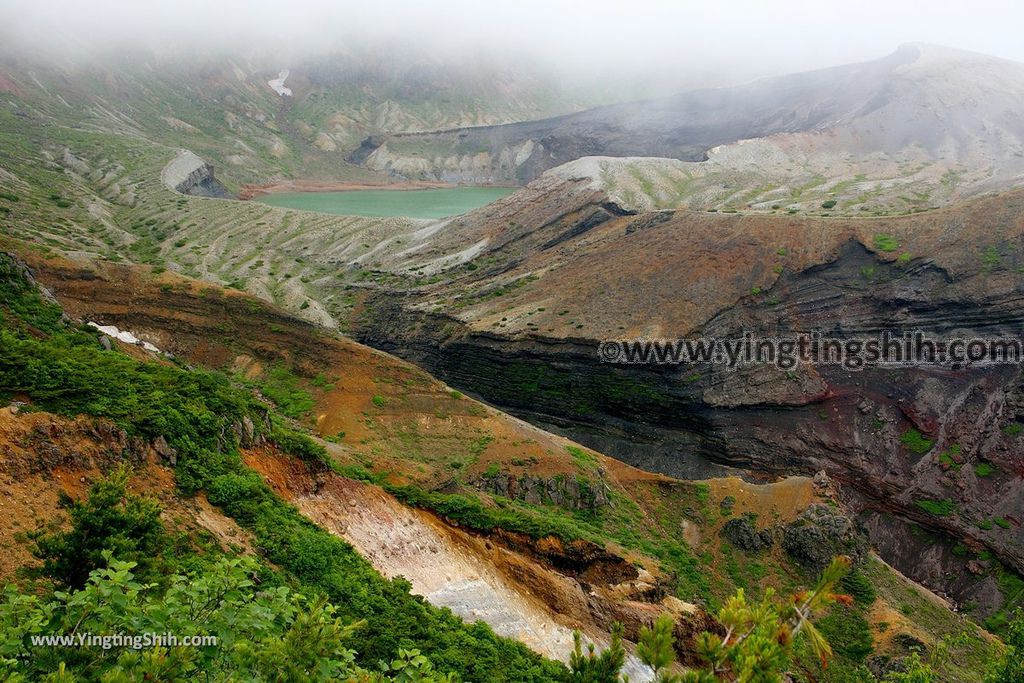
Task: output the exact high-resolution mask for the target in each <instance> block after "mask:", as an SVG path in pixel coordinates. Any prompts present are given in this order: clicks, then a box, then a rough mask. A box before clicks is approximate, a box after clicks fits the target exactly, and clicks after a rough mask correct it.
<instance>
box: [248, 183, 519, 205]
mask: <svg viewBox="0 0 1024 683" xmlns="http://www.w3.org/2000/svg"><path fill="white" fill-rule="evenodd" d="M457 187H495V188H497V187H501V188H518V187H519V186H518V185H499V184H492V185H455V184H452V183H444V182H441V181H436V180H402V181H397V182H393V183H359V182H343V181H320V180H285V181H282V182H278V183H266V184H261V185H242V187H241V189H239V191H238V199H241V200H243V201H248V200H250V199H257V198H259V197H265V196H267V195H270V194H282V193H286V192H355V191H359V190H388V191H396V192H404V191H410V190H447V189H453V188H457Z"/></svg>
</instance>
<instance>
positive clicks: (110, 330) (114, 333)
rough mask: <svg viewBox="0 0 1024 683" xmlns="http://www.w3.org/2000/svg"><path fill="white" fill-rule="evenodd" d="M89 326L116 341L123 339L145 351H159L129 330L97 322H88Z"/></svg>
mask: <svg viewBox="0 0 1024 683" xmlns="http://www.w3.org/2000/svg"><path fill="white" fill-rule="evenodd" d="M89 326H90V327H95V328H96V329H97V330H99V331H100V332H102V333H103V334H105V335H107V336H108V337H113V338H114V339H117V340H118V341H123V342H124V343H126V344H135V345H136V346H141V347H142V348H144V349H146V350H147V351H152V352H153V353H160V349H158V348H157V347H155V346H153V345H152V344H150V343H149V342H148V341H142V340H141V339H139V338H138V337H136V336H135V335H134V334H132V333H131V332H127V331H122V330H119V329H117V328H116V327H114V326H113V325H100V324H98V323H94V322H90V323H89Z"/></svg>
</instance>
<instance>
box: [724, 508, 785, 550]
mask: <svg viewBox="0 0 1024 683" xmlns="http://www.w3.org/2000/svg"><path fill="white" fill-rule="evenodd" d="M722 536H723V537H724V538H725V539H726V540H727V541H729V542H730V543H732V544H733V545H734V546H736V547H737V548H739V549H740V550H743V551H745V552H748V553H760V552H764V551H765V550H768V549H769V548H771V547H772V545H774V544H775V537H774V536H773V535H772V532H771V531H770V530H769V529H761V530H760V531H759V530H758V529H757V526H755V519H754V517H753V516H751V515H750V514H746V515H743V516H742V517H737V518H736V519H730V520H729V521H728V522H726V523H725V526H723V527H722Z"/></svg>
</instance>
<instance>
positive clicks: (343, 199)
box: [258, 187, 513, 218]
mask: <svg viewBox="0 0 1024 683" xmlns="http://www.w3.org/2000/svg"><path fill="white" fill-rule="evenodd" d="M512 192H513V188H509V187H446V188H440V189H425V190H352V191H349V192H282V193H280V194H269V195H266V196H263V197H260V198H259V200H258V201H260V202H263V203H264V204H270V205H271V206H281V207H285V208H288V209H305V210H306V211H320V212H322V213H333V214H337V215H339V216H407V217H409V218H444V217H445V216H456V215H458V214H460V213H466V212H467V211H471V210H472V209H476V208H478V207H481V206H484V205H485V204H490V203H491V202H493V201H494V200H496V199H500V198H502V197H504V196H505V195H508V194H511V193H512Z"/></svg>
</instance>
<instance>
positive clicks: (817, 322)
mask: <svg viewBox="0 0 1024 683" xmlns="http://www.w3.org/2000/svg"><path fill="white" fill-rule="evenodd" d="M1022 202H1024V194H1022V193H1021V192H1020V191H1015V192H1010V193H1005V194H1001V195H995V196H991V197H985V198H981V199H974V200H971V201H968V202H965V203H964V204H962V205H958V206H954V207H947V208H944V209H939V210H936V211H932V212H928V213H926V214H920V215H916V216H905V217H889V218H877V219H875V218H840V217H833V218H806V217H795V216H770V215H756V214H755V215H721V214H718V215H716V214H713V213H698V212H687V211H679V212H652V213H639V214H631V213H628V212H625V211H623V210H622V209H621V207H618V206H617V205H616V204H615V203H614V202H611V201H610V200H609V198H608V197H607V195H605V194H603V193H601V192H600V191H597V190H594V189H593V188H591V187H590V186H589V185H588V184H587V183H586V182H585V181H580V180H576V181H572V180H563V179H561V178H560V177H559V176H558V174H547V175H545V176H544V177H542V178H541V179H540V180H538V181H535V183H533V184H531V185H530V186H528V187H527V188H525V189H524V190H522V191H520V192H518V193H516V194H515V195H512V196H511V197H508V198H505V199H504V200H502V201H499V202H496V203H495V204H494V205H492V206H490V207H485V208H483V209H480V210H478V211H476V212H474V213H471V214H469V215H467V216H465V217H463V218H462V219H460V220H459V221H456V222H454V223H452V224H449V225H448V226H447V228H446V229H445V230H441V231H438V232H436V233H427V232H424V237H423V239H422V241H421V242H419V243H415V242H414V243H413V244H408V245H405V246H406V247H407V249H406V251H405V252H403V253H399V254H392V255H390V256H381V258H380V260H379V262H378V263H379V265H378V266H377V267H379V268H381V269H382V270H384V271H386V272H391V273H399V274H402V275H403V277H401V278H398V279H396V280H393V281H392V282H391V283H390V286H389V288H388V289H385V290H384V291H381V292H380V293H379V294H374V293H373V292H372V291H367V293H366V298H365V301H364V302H363V303H362V304H361V305H359V306H357V307H356V308H355V311H356V318H355V320H354V321H353V322H351V323H350V325H351V329H353V330H354V332H355V334H356V336H357V338H359V339H361V340H363V341H365V342H368V343H370V344H371V345H374V346H378V347H379V348H384V349H387V350H391V351H393V352H396V353H399V354H400V355H403V356H405V357H407V358H409V359H411V360H414V361H415V362H417V363H421V364H423V365H424V366H425V367H428V368H430V369H431V370H432V371H434V372H436V373H437V374H439V375H440V376H441V377H443V378H445V379H447V380H448V381H450V382H452V383H453V384H455V385H457V386H460V387H464V388H467V389H471V390H473V391H474V392H477V393H479V395H481V396H483V397H485V398H487V399H488V400H490V401H493V402H495V403H496V404H498V405H501V406H503V407H505V408H507V409H509V410H511V411H513V412H515V413H517V414H519V415H521V416H523V417H526V418H527V419H530V420H531V421H533V422H535V423H537V424H541V425H544V426H547V427H549V428H553V429H557V430H561V431H562V432H563V433H566V434H570V435H572V436H573V438H576V439H577V440H580V441H582V442H584V443H587V444H588V445H590V446H592V447H594V448H598V449H600V450H603V451H605V452H608V453H610V454H612V455H614V456H616V457H619V458H621V459H623V460H625V461H627V462H630V463H632V464H635V465H637V466H639V467H643V468H645V469H648V470H653V471H661V472H665V473H668V474H671V475H675V476H683V477H694V476H698V477H699V476H707V475H708V474H709V473H714V472H720V471H721V470H720V469H716V466H718V465H729V466H738V467H742V468H745V469H747V470H748V471H751V472H753V473H757V474H766V473H775V474H782V473H792V472H794V471H797V472H801V473H803V474H806V475H811V474H813V473H815V472H817V471H819V470H824V471H826V472H827V473H828V474H829V475H830V476H832V477H834V478H836V479H837V480H839V481H841V482H843V489H844V491H845V492H846V495H847V496H848V497H849V498H850V499H851V500H852V501H854V503H853V504H854V505H855V506H856V507H858V508H859V509H861V510H863V513H864V515H865V520H866V521H867V523H868V524H869V526H871V527H872V528H873V531H874V533H875V535H874V537H873V538H874V540H875V541H876V542H877V543H878V544H879V545H880V547H883V548H886V549H887V555H886V557H887V558H888V559H890V560H891V561H894V562H896V561H897V559H896V558H897V557H898V558H901V559H900V560H899V566H900V567H901V569H903V570H904V571H906V572H907V573H908V574H910V575H911V576H913V577H914V578H917V579H919V580H922V581H925V582H927V583H928V584H929V585H931V586H933V587H935V588H937V589H940V590H943V591H945V592H947V593H948V594H950V595H952V596H954V597H955V598H956V599H957V600H958V601H959V602H961V603H962V604H971V605H973V606H974V608H975V609H976V610H978V614H979V616H980V617H987V616H990V615H992V614H994V613H997V612H999V611H1000V610H1001V609H1003V608H1004V607H1005V606H1006V605H1012V604H1013V601H1014V600H1016V599H1017V597H1016V596H1018V594H1019V593H1018V591H1017V590H1016V588H1014V586H1017V585H1018V584H1017V583H1016V582H1015V580H1014V579H1013V578H1012V577H1011V578H1006V577H1007V574H1005V572H1004V570H1003V569H1001V568H1000V567H998V566H995V565H991V564H989V565H985V564H982V565H971V566H972V569H973V570H979V568H980V570H979V571H978V572H977V573H976V574H974V573H972V572H971V571H968V570H967V565H968V563H969V562H970V561H972V560H973V559H976V558H977V557H982V558H989V559H991V558H990V556H991V555H992V554H994V555H995V556H997V557H998V558H999V559H1000V560H1001V561H1002V562H1003V563H1005V565H1006V566H1007V567H1009V568H1012V570H1013V571H1012V572H1011V574H1013V573H1014V572H1016V573H1019V572H1021V571H1024V556H1022V555H1021V548H1022V547H1024V538H1022V536H1021V534H1022V527H1021V525H1020V522H1021V521H1024V520H1020V519H1019V512H1018V511H1019V510H1020V509H1021V505H1024V501H1022V500H1021V498H1020V495H1021V488H1020V485H1019V484H1020V478H1021V476H1022V469H1021V467H1022V463H1021V461H1020V454H1021V452H1022V449H1021V445H1020V441H1019V439H1020V438H1021V437H1020V436H1019V435H1020V427H1019V426H1017V425H1018V424H1020V423H1022V422H1024V413H1022V412H1021V406H1022V405H1024V394H1022V384H1021V375H1020V368H1019V367H1018V366H1016V365H994V366H984V365H977V366H962V367H938V366H922V367H895V368H875V369H872V368H867V369H864V370H859V371H858V370H848V369H845V368H843V367H840V366H835V365H833V366H829V365H822V366H816V365H804V364H801V365H798V366H797V367H795V368H792V369H785V368H778V367H776V366H774V365H772V364H762V365H747V366H741V367H740V368H738V369H736V370H731V369H726V368H724V367H722V366H721V365H714V364H711V363H697V364H695V365H682V366H679V365H662V366H658V365H653V364H652V365H614V364H607V363H603V362H601V359H600V358H599V356H598V354H597V350H598V346H599V344H600V343H601V342H602V341H604V340H615V339H626V340H629V339H637V338H640V339H668V340H674V339H680V338H690V339H694V338H698V337H704V338H720V339H742V338H743V335H744V333H745V332H749V333H751V334H753V335H754V337H755V338H773V337H785V336H786V335H787V334H791V333H793V332H796V331H802V332H809V331H814V330H817V331H820V332H821V333H822V334H823V335H825V336H826V337H828V336H833V337H836V338H840V339H844V340H849V339H856V338H862V337H865V336H874V335H878V334H880V333H881V332H882V331H883V330H886V329H891V330H892V331H893V332H894V333H895V334H897V335H901V334H902V333H903V332H904V331H906V330H922V331H924V332H926V333H928V334H930V335H932V336H933V337H935V338H940V339H941V338H948V337H950V336H953V337H964V338H971V339H974V338H992V337H1005V338H1013V337H1014V336H1015V335H1016V334H1017V327H1018V326H1019V324H1020V321H1021V316H1022V313H1021V307H1020V301H1021V292H1022V291H1024V276H1022V272H1024V262H1021V260H1020V254H1021V253H1024V252H1022V249H1024V220H1022V218H1021V216H1024V204H1022ZM465 244H475V245H478V248H476V249H475V250H474V251H473V252H472V253H464V251H463V248H462V245H465ZM425 275H430V276H431V277H430V278H428V281H429V280H433V281H434V284H426V285H425V284H418V285H417V286H412V285H411V284H409V283H410V282H417V283H421V282H422V278H423V277H424V276H425ZM413 278H418V279H413ZM403 283H406V287H407V291H406V292H405V293H404V295H403V296H396V292H395V289H396V288H398V287H400V286H401V285H402V284H403ZM912 434H917V435H919V436H920V437H921V438H922V439H923V442H922V443H921V444H920V448H919V449H918V448H917V445H916V444H915V449H911V448H910V446H908V443H910V441H908V439H911V437H910V436H909V435H912ZM936 501H940V502H941V501H948V503H943V504H942V505H938V506H936V505H935V503H936ZM994 520H999V521H998V523H996V522H995V521H994ZM907 523H910V524H912V525H915V526H920V527H922V528H924V529H927V530H929V532H928V533H926V534H924V535H923V537H922V540H921V543H920V545H918V544H917V543H910V544H908V543H907V542H906V540H905V538H906V536H905V535H906V533H907V532H906V524H907ZM933 532H934V533H933ZM943 537H945V538H946V540H941V539H942V538H943ZM962 543H966V547H967V548H969V549H971V550H970V551H969V552H964V550H963V546H960V545H959V544H962ZM982 546H984V548H985V550H982V549H981V548H982ZM922 547H928V548H931V549H932V550H934V551H935V555H934V556H930V557H929V559H928V560H927V561H923V560H922V555H921V554H920V551H921V548H922ZM911 548H917V551H914V550H912V549H911ZM954 549H955V550H956V552H954ZM888 553H892V554H891V555H890V554H888ZM972 553H975V554H976V556H975V557H972ZM986 561H987V560H986ZM949 577H955V578H953V579H950V578H949ZM1018 581H1019V580H1018ZM997 595H1001V596H1002V597H996V596H997ZM1004 600H1008V601H1009V602H1004Z"/></svg>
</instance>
